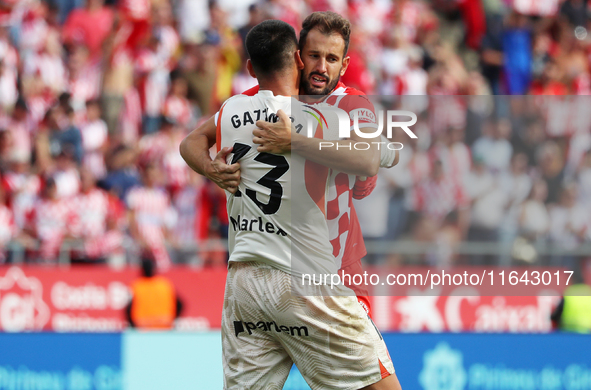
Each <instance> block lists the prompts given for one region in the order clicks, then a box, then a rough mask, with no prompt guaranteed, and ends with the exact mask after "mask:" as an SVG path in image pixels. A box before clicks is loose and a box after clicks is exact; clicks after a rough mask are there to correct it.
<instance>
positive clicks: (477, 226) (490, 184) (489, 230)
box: [466, 154, 507, 265]
mask: <svg viewBox="0 0 591 390" xmlns="http://www.w3.org/2000/svg"><path fill="white" fill-rule="evenodd" d="M466 188H467V190H468V193H469V195H470V200H471V202H472V207H471V213H470V229H469V230H468V240H470V241H475V242H497V241H498V233H499V229H500V227H501V222H502V219H503V213H504V210H505V203H506V201H507V199H506V197H505V194H504V193H503V190H502V188H501V186H500V185H499V182H498V176H497V177H495V176H494V175H493V173H491V171H489V170H488V169H487V167H486V166H485V165H484V159H483V158H482V156H480V155H478V154H475V155H474V167H473V169H472V172H470V174H469V176H468V181H467V182H466ZM471 260H472V263H474V264H479V265H482V264H487V265H491V264H493V260H494V259H493V257H492V256H479V255H476V256H473V257H472V259H471Z"/></svg>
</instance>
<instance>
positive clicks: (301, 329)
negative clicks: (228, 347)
mask: <svg viewBox="0 0 591 390" xmlns="http://www.w3.org/2000/svg"><path fill="white" fill-rule="evenodd" d="M257 329H258V330H260V331H263V332H277V333H281V332H283V333H287V334H290V335H292V336H300V337H302V336H306V337H307V336H308V327H307V326H285V325H277V323H276V322H275V321H270V322H265V321H258V322H248V321H234V333H235V335H236V337H238V335H239V334H240V333H244V332H248V334H249V335H251V334H252V331H253V330H257Z"/></svg>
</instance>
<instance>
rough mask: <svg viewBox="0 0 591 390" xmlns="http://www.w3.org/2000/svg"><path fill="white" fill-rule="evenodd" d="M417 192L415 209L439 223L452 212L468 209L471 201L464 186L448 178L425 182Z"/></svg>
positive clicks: (419, 186) (417, 188) (414, 201)
mask: <svg viewBox="0 0 591 390" xmlns="http://www.w3.org/2000/svg"><path fill="white" fill-rule="evenodd" d="M415 191H416V192H415V193H414V197H413V203H414V204H413V209H414V210H416V211H420V212H422V213H424V215H425V216H426V217H429V218H431V219H433V220H435V221H438V222H441V221H443V219H444V218H445V217H446V216H447V214H449V213H450V212H451V211H453V210H455V209H461V208H464V207H467V206H468V205H469V201H470V200H469V197H468V194H467V193H466V190H465V189H464V187H463V186H462V184H461V183H459V182H458V181H457V180H453V179H452V178H448V177H446V178H442V179H441V180H439V181H435V180H433V179H428V180H425V181H423V182H422V183H420V184H419V185H418V186H417V187H416V189H415Z"/></svg>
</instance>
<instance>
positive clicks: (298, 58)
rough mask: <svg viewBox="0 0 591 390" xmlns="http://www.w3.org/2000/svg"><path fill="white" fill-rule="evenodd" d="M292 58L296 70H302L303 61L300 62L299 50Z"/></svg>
mask: <svg viewBox="0 0 591 390" xmlns="http://www.w3.org/2000/svg"><path fill="white" fill-rule="evenodd" d="M294 58H295V62H296V65H297V66H298V70H302V69H304V61H302V56H301V55H300V51H299V50H296V52H295V53H294Z"/></svg>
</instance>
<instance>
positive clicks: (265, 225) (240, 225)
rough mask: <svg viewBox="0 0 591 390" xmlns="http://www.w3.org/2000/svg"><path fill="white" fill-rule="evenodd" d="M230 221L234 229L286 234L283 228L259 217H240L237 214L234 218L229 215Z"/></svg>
mask: <svg viewBox="0 0 591 390" xmlns="http://www.w3.org/2000/svg"><path fill="white" fill-rule="evenodd" d="M230 222H232V228H233V229H234V231H237V230H238V231H241V232H256V231H259V232H261V233H269V234H278V235H280V236H283V237H285V236H287V232H286V231H285V230H283V229H281V228H280V227H277V226H275V224H274V223H273V222H264V221H263V219H262V218H261V217H256V218H242V216H241V215H240V214H238V216H237V217H236V218H234V217H232V216H230ZM253 227H254V229H253Z"/></svg>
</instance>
